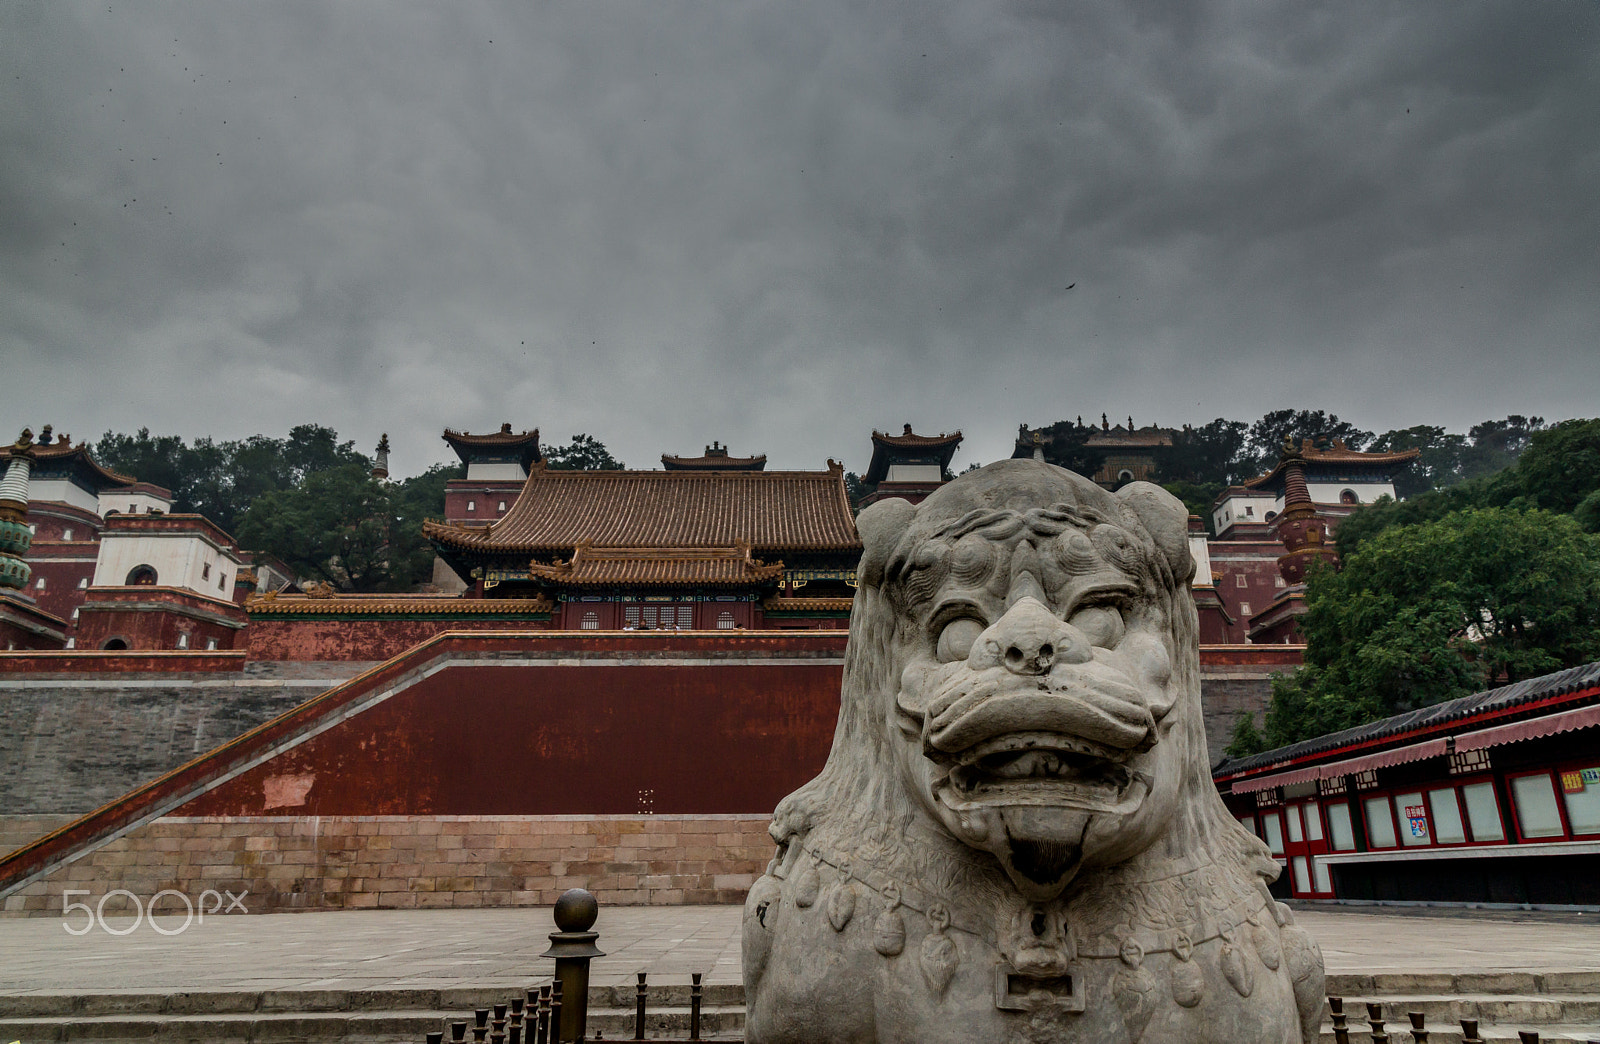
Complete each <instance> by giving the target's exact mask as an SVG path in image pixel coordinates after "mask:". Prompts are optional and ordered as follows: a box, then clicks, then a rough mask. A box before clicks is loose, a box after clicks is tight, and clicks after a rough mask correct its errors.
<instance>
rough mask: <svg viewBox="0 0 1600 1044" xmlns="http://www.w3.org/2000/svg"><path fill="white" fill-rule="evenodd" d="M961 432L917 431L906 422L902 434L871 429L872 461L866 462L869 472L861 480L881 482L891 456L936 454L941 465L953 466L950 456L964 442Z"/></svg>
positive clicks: (886, 472) (886, 471)
mask: <svg viewBox="0 0 1600 1044" xmlns="http://www.w3.org/2000/svg"><path fill="white" fill-rule="evenodd" d="M961 438H962V435H961V432H960V431H959V430H957V431H953V432H950V433H948V434H946V433H945V432H940V433H939V434H937V435H918V434H917V433H916V432H914V431H912V430H911V425H909V424H907V425H906V426H905V431H904V432H902V433H901V434H899V435H890V434H888V433H886V432H881V431H878V430H876V429H874V430H873V432H872V463H871V464H869V465H867V471H866V474H865V475H863V476H862V477H861V478H862V481H864V482H869V483H877V482H882V481H883V478H884V476H885V475H887V474H888V472H889V461H890V459H891V458H892V457H896V456H902V455H907V454H910V455H915V456H919V457H936V458H938V460H939V466H940V467H941V468H948V467H949V466H950V458H951V457H954V456H955V455H956V448H957V447H959V446H960V445H961Z"/></svg>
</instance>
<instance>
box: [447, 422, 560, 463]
mask: <svg viewBox="0 0 1600 1044" xmlns="http://www.w3.org/2000/svg"><path fill="white" fill-rule="evenodd" d="M442 437H443V439H444V441H446V442H448V443H449V444H450V448H451V449H453V450H455V451H456V456H458V457H460V458H461V460H462V461H463V462H464V463H471V462H472V461H473V460H475V459H477V458H478V457H481V456H483V455H484V454H485V453H491V454H494V455H496V456H504V455H507V454H510V453H512V452H515V451H517V450H520V451H521V454H520V456H521V457H522V460H523V464H524V466H526V465H527V464H529V463H531V462H532V461H535V460H538V459H540V453H539V429H538V428H534V429H533V430H532V431H522V432H513V431H512V430H511V422H510V421H507V422H505V423H504V424H502V425H500V430H499V431H494V432H490V433H488V434H487V435H473V434H471V433H470V432H465V431H455V430H454V429H451V428H446V429H444V435H443V436H442Z"/></svg>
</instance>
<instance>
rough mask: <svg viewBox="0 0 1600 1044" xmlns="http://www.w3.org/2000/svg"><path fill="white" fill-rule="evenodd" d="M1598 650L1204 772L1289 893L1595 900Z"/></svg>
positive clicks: (1598, 889)
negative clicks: (1593, 657) (1543, 671)
mask: <svg viewBox="0 0 1600 1044" xmlns="http://www.w3.org/2000/svg"><path fill="white" fill-rule="evenodd" d="M1597 726H1600V663H1591V664H1587V665H1585V666H1582V667H1574V668H1571V669H1569V670H1565V671H1558V672H1556V673H1554V674H1547V675H1544V676H1542V677H1538V678H1529V679H1527V680H1525V681H1521V682H1517V683H1515V684H1513V685H1507V686H1504V687H1502V688H1498V689H1492V690H1489V691H1486V692H1480V693H1476V694H1474V695H1472V696H1465V697H1462V698H1461V699H1457V700H1450V701H1449V702H1446V703H1440V704H1437V705H1435V706H1432V707H1424V708H1422V709H1420V710H1414V711H1408V712H1406V713H1404V714H1397V715H1395V716H1394V717H1391V718H1385V719H1383V720H1382V721H1376V722H1373V723H1371V724H1368V725H1362V726H1359V727H1357V728H1353V729H1346V730H1344V731H1342V732H1335V733H1330V734H1328V735H1326V736H1319V737H1317V738H1315V739H1309V740H1304V741H1302V742H1300V743H1295V744H1292V745H1290V746H1287V747H1279V748H1278V749H1276V750H1269V751H1266V752H1264V753H1261V754H1255V755H1252V756H1250V757H1247V758H1238V759H1225V760H1224V761H1222V762H1221V763H1220V764H1218V765H1217V767H1216V768H1215V769H1214V770H1213V771H1212V778H1213V780H1214V781H1215V782H1216V785H1217V788H1218V789H1219V790H1220V791H1221V792H1222V797H1223V802H1224V803H1225V804H1226V805H1227V806H1228V808H1229V810H1230V811H1232V812H1233V814H1234V816H1235V817H1236V818H1237V819H1238V820H1239V822H1240V823H1242V824H1244V825H1245V827H1247V828H1248V829H1249V830H1250V831H1251V832H1252V833H1255V834H1256V835H1257V836H1258V837H1260V838H1261V839H1262V840H1263V841H1265V842H1266V843H1267V847H1268V849H1270V850H1271V853H1272V855H1273V858H1275V859H1276V860H1277V861H1278V863H1279V865H1281V866H1282V867H1283V868H1284V869H1285V871H1286V873H1284V875H1283V876H1282V877H1280V878H1279V879H1278V882H1277V883H1276V884H1274V885H1273V886H1272V887H1273V891H1274V892H1275V893H1278V894H1280V895H1282V896H1285V897H1288V896H1292V897H1294V898H1298V899H1337V900H1345V901H1358V902H1398V903H1408V904H1416V903H1430V902H1445V903H1503V904H1509V905H1517V906H1526V905H1545V904H1554V905H1580V904H1581V905H1591V906H1592V905H1594V904H1597V903H1600V752H1597V747H1596V744H1595V737H1596V732H1595V729H1596V727H1597Z"/></svg>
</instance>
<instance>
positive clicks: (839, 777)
mask: <svg viewBox="0 0 1600 1044" xmlns="http://www.w3.org/2000/svg"><path fill="white" fill-rule="evenodd" d="M1187 523H1188V512H1187V510H1186V509H1185V508H1184V506H1183V505H1182V503H1180V502H1179V501H1178V500H1177V499H1176V498H1174V497H1172V496H1171V495H1170V494H1168V493H1166V492H1165V491H1164V490H1162V489H1160V488H1159V487H1157V486H1153V485H1150V484H1148V483H1142V482H1135V483H1131V484H1129V485H1127V486H1125V487H1123V488H1122V489H1120V490H1118V491H1117V492H1116V493H1110V492H1107V491H1106V490H1104V489H1102V488H1100V487H1099V486H1097V485H1095V484H1094V483H1092V482H1090V481H1088V480H1087V479H1084V478H1082V477H1080V476H1078V475H1075V474H1073V473H1072V472H1070V471H1066V470H1064V469H1062V468H1058V467H1055V466H1053V465H1050V464H1046V463H1043V462H1040V461H1030V460H1006V461H1001V462H999V463H997V464H992V465H990V466H989V467H986V468H983V469H980V470H978V471H975V472H970V473H968V474H966V475H963V476H961V477H960V478H958V479H956V480H954V481H952V482H950V483H948V484H946V485H944V486H943V487H941V488H940V489H939V490H938V491H936V492H935V493H934V494H932V495H931V496H929V497H928V498H927V499H926V500H925V501H923V502H922V503H921V504H919V505H913V504H911V503H909V502H907V501H904V500H892V499H891V500H884V501H880V502H878V503H877V504H874V505H873V506H871V507H870V508H868V509H866V510H865V511H863V512H862V514H861V516H860V518H859V519H858V520H857V527H858V529H859V531H860V534H861V539H862V544H863V548H864V553H863V555H862V560H861V565H860V568H859V570H858V579H859V585H860V586H859V589H858V594H857V596H856V599H855V607H854V610H853V612H852V615H851V621H850V641H849V648H848V651H847V653H846V662H845V672H844V685H843V689H842V693H841V700H840V709H839V724H838V728H837V731H836V732H835V735H834V743H833V750H832V752H831V754H830V755H829V758H828V762H827V765H826V766H825V767H824V769H823V771H822V773H821V775H819V776H818V777H817V778H816V779H814V780H812V781H811V782H810V783H808V784H806V785H805V786H804V787H802V788H800V789H799V790H797V791H796V792H795V793H793V794H791V795H789V797H787V798H785V799H784V800H783V802H781V803H780V804H779V806H778V809H777V811H776V813H775V814H774V816H773V823H772V827H771V832H772V836H773V839H774V840H775V841H776V842H777V843H778V846H779V847H778V854H777V856H776V857H775V858H774V859H773V861H772V863H771V865H770V866H769V867H768V871H767V874H766V875H765V876H764V877H762V878H761V879H760V880H759V881H757V882H756V884H755V885H754V886H753V887H752V889H751V892H750V896H749V900H748V902H747V904H746V909H745V931H744V947H745V949H744V963H745V989H746V1000H747V1005H748V1023H747V1028H746V1032H747V1036H748V1039H749V1040H750V1041H751V1042H752V1044H772V1042H778V1041H794V1042H796V1044H799V1042H808V1044H811V1042H817V1041H831V1040H841V1041H842V1040H850V1041H857V1040H860V1041H871V1040H882V1041H889V1040H901V1039H905V1040H912V1039H915V1040H919V1041H937V1040H944V1039H949V1040H952V1041H954V1040H957V1039H959V1040H963V1041H971V1040H995V1041H1005V1040H1026V1041H1091V1040H1092V1041H1112V1040H1127V1041H1139V1040H1142V1039H1150V1040H1162V1041H1167V1040H1170V1041H1175V1042H1176V1041H1184V1042H1189V1041H1202V1040H1211V1039H1215V1040H1218V1041H1223V1040H1227V1041H1230V1042H1233V1041H1239V1040H1247V1041H1257V1040H1259V1041H1271V1042H1273V1044H1280V1042H1284V1041H1289V1040H1292V1039H1294V1037H1296V1036H1300V1035H1303V1034H1305V1035H1307V1036H1305V1039H1306V1040H1307V1041H1308V1042H1309V1040H1310V1039H1312V1038H1313V1037H1314V1036H1315V1034H1316V1027H1317V1023H1318V1021H1319V1019H1320V1011H1321V983H1322V970H1321V969H1322V965H1321V956H1320V954H1319V953H1318V952H1317V950H1316V946H1315V943H1313V942H1312V941H1311V940H1310V939H1309V937H1307V936H1305V934H1304V933H1303V932H1301V931H1300V930H1299V929H1296V928H1294V927H1293V925H1292V918H1291V917H1290V915H1289V912H1288V910H1287V908H1285V907H1282V906H1281V905H1280V904H1277V903H1275V902H1273V900H1272V898H1271V896H1270V895H1269V894H1268V893H1267V892H1266V884H1267V883H1268V882H1270V881H1271V880H1273V879H1275V878H1276V876H1277V873H1278V867H1277V864H1276V863H1275V862H1274V861H1273V860H1272V859H1271V858H1270V857H1269V855H1268V853H1267V850H1266V847H1265V846H1264V845H1263V844H1262V843H1261V842H1260V841H1258V840H1257V839H1256V838H1255V837H1254V836H1252V835H1251V834H1250V833H1249V832H1247V831H1246V830H1244V828H1243V827H1241V826H1240V825H1239V824H1238V823H1236V822H1235V821H1234V819H1233V818H1232V816H1230V815H1229V814H1228V812H1227V810H1226V808H1225V807H1224V806H1223V805H1222V802H1221V799H1220V798H1219V796H1218V795H1217V793H1216V790H1215V788H1214V787H1213V785H1212V783H1211V778H1210V773H1209V771H1208V768H1207V764H1208V762H1207V756H1206V743H1205V731H1204V723H1203V720H1202V717H1201V706H1200V669H1199V648H1198V637H1197V626H1196V615H1195V608H1194V603H1193V599H1192V597H1191V595H1190V593H1189V590H1188V582H1189V580H1190V578H1191V576H1192V574H1193V571H1194V562H1193V559H1192V557H1191V556H1190V553H1189V547H1188V535H1187V529H1188V525H1187ZM874 907H875V908H876V910H875V912H874V913H872V914H871V915H869V916H863V914H862V911H863V910H865V909H868V908H874ZM853 926H854V927H853ZM918 935H920V940H918V939H917V936H918ZM913 943H915V945H913ZM1163 972H1164V973H1165V974H1164V975H1163V974H1162V973H1163ZM1158 1016H1159V1017H1158Z"/></svg>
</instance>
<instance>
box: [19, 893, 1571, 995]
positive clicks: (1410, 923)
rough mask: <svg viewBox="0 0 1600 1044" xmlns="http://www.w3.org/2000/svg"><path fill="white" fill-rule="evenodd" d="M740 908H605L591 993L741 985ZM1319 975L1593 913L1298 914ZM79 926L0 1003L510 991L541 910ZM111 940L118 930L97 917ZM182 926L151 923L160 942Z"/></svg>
mask: <svg viewBox="0 0 1600 1044" xmlns="http://www.w3.org/2000/svg"><path fill="white" fill-rule="evenodd" d="M741 913H742V910H741V908H740V907H737V906H679V907H625V906H617V907H610V908H603V909H602V910H601V912H600V920H599V922H598V924H596V926H595V927H596V930H597V931H599V932H600V939H599V946H600V948H601V949H603V950H605V951H606V953H607V955H608V956H606V957H604V958H600V959H597V960H596V961H595V964H594V981H595V982H596V983H597V984H625V983H629V982H632V978H633V973H634V972H636V971H648V972H650V977H651V981H652V982H653V983H660V984H676V983H680V982H687V981H688V978H689V974H690V973H691V972H695V971H699V972H704V973H705V975H706V979H705V981H706V983H707V984H708V985H718V984H733V983H737V982H739V980H740V973H739V922H740V917H741ZM1296 917H1297V919H1298V921H1299V923H1301V924H1302V925H1304V926H1306V927H1307V928H1308V929H1310V931H1311V932H1312V933H1313V934H1314V935H1315V936H1316V937H1317V939H1318V940H1319V941H1320V943H1321V945H1322V950H1323V954H1324V955H1325V957H1326V959H1327V965H1328V971H1329V972H1332V973H1358V974H1372V973H1385V972H1389V973H1427V972H1457V973H1460V972H1480V971H1481V972H1490V971H1526V972H1552V971H1600V926H1597V925H1596V923H1595V922H1596V921H1597V920H1600V917H1597V916H1596V915H1593V914H1588V915H1584V914H1565V915H1557V914H1552V915H1539V914H1525V915H1513V914H1498V913H1495V914H1488V913H1474V912H1470V911H1452V912H1450V913H1449V914H1447V915H1443V916H1414V915H1405V914H1399V913H1369V912H1355V911H1349V910H1301V911H1297V913H1296ZM81 923H82V922H81V920H80V919H73V920H69V921H65V922H63V921H62V920H59V919H44V918H38V919H28V920H9V921H4V920H0V991H4V992H8V993H17V992H33V993H85V992H87V993H112V992H117V991H128V992H150V991H171V992H182V991H197V990H198V991H215V990H296V989H303V990H385V989H417V988H437V989H450V988H461V987H494V988H502V987H504V988H512V989H516V988H520V987H522V986H525V985H526V984H527V983H528V982H530V981H532V980H534V979H536V978H540V977H542V976H544V975H546V974H548V972H547V969H548V968H549V966H550V963H549V961H548V960H546V959H541V958H540V957H539V954H541V953H543V952H544V950H545V947H546V946H547V945H548V938H547V937H548V933H549V932H551V931H553V930H554V927H553V925H552V923H551V921H550V913H549V911H548V910H547V909H515V910H372V911H366V910H360V911H357V910H351V911H341V912H333V913H303V914H278V915H270V916H269V915H259V916H244V915H238V914H235V915H233V916H216V915H213V916H212V917H210V918H208V919H207V920H206V922H205V923H204V924H191V925H190V926H189V928H188V929H187V930H184V931H183V932H181V934H176V935H171V936H164V935H161V934H159V933H158V932H157V931H155V930H154V929H153V928H152V926H151V925H150V923H149V922H144V923H141V924H139V925H138V926H137V927H135V928H133V930H132V931H130V932H129V933H128V934H127V935H124V936H116V935H112V934H109V933H107V932H106V931H104V930H102V929H101V927H99V926H98V925H97V926H95V927H94V928H93V929H92V930H91V931H90V932H89V933H88V934H86V935H83V936H73V935H70V934H68V933H67V932H66V930H65V928H64V926H65V925H72V926H73V927H78V926H80V925H81ZM107 923H108V926H109V927H110V928H112V929H115V930H118V931H121V930H124V929H128V928H130V927H132V925H133V922H132V921H131V920H130V919H120V920H119V919H109V920H108V922H107ZM181 924H182V920H181V918H173V919H167V918H163V919H162V920H161V921H160V922H159V926H160V927H161V928H163V929H164V930H166V931H173V930H175V929H177V928H178V927H179V926H180V925H181Z"/></svg>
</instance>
